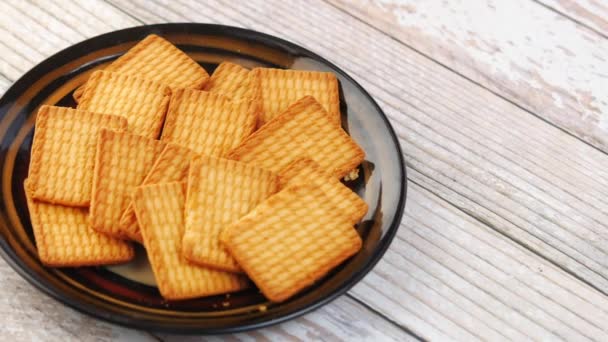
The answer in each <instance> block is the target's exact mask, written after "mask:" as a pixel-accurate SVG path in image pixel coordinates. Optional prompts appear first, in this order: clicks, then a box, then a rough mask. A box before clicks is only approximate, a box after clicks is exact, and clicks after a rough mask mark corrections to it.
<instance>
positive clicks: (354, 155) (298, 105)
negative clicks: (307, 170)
mask: <svg viewBox="0 0 608 342" xmlns="http://www.w3.org/2000/svg"><path fill="white" fill-rule="evenodd" d="M306 156H308V157H309V158H311V159H313V160H314V161H315V162H317V163H318V164H319V165H320V166H321V167H322V168H323V169H324V170H326V171H327V172H329V173H330V174H332V175H334V176H335V177H337V178H342V177H343V176H344V175H346V174H348V173H349V172H350V171H351V170H352V169H353V168H355V167H356V166H357V165H359V164H360V163H361V162H362V161H363V158H364V157H365V152H363V150H362V149H361V147H359V145H357V143H356V142H355V141H354V140H353V139H352V138H351V137H350V136H349V135H348V134H346V132H345V131H344V130H343V129H342V128H341V127H340V126H338V125H336V124H335V123H333V122H332V121H331V119H330V118H329V116H328V115H327V113H326V112H325V110H324V109H323V107H321V105H320V104H319V103H318V102H317V101H316V100H315V99H314V98H313V97H310V96H307V97H304V98H302V99H300V100H299V101H297V102H295V103H293V104H292V105H291V106H289V108H287V109H286V110H285V111H284V112H283V113H282V114H281V115H279V116H277V117H276V118H274V119H273V120H272V121H270V122H268V123H267V124H266V125H264V126H262V127H261V128H260V129H258V130H257V131H255V132H254V133H253V134H252V135H250V136H249V137H247V139H245V140H244V141H243V142H242V143H241V144H240V145H239V146H238V147H236V148H235V149H234V150H232V151H230V152H229V153H228V154H227V155H226V158H229V159H235V160H240V161H242V162H245V163H252V164H255V165H257V166H259V167H262V168H265V169H268V170H271V171H274V172H277V173H278V172H280V171H281V170H282V169H283V168H284V167H285V166H287V165H288V164H289V163H291V162H293V161H294V160H296V159H298V158H301V157H306Z"/></svg>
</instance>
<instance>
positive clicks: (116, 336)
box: [0, 260, 155, 341]
mask: <svg viewBox="0 0 608 342" xmlns="http://www.w3.org/2000/svg"><path fill="white" fill-rule="evenodd" d="M0 274H1V276H0V288H2V296H0V316H1V317H3V321H2V324H1V325H0V335H1V336H2V339H3V340H4V341H66V340H81V341H93V340H95V341H114V340H124V341H126V340H128V341H155V339H154V338H153V336H151V335H149V334H148V333H146V332H142V331H137V330H132V329H126V328H122V327H119V326H116V325H113V324H109V323H105V322H103V321H100V320H98V319H95V318H92V317H89V316H86V315H83V314H80V313H78V312H76V311H75V310H73V309H70V308H68V307H67V306H65V305H63V304H61V303H59V302H57V301H55V300H54V299H51V298H50V297H48V296H47V295H44V294H42V293H41V292H40V291H38V290H37V289H36V288H34V287H33V286H32V285H30V284H29V283H27V282H26V281H25V280H24V279H23V278H21V276H19V275H18V274H17V273H15V271H13V269H11V268H10V266H8V264H6V262H5V261H4V260H0Z"/></svg>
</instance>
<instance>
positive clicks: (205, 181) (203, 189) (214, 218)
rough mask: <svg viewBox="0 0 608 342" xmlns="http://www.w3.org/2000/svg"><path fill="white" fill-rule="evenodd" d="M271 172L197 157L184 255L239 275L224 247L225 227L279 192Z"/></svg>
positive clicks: (190, 180) (191, 178) (191, 174)
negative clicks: (223, 235) (222, 241)
mask: <svg viewBox="0 0 608 342" xmlns="http://www.w3.org/2000/svg"><path fill="white" fill-rule="evenodd" d="M278 185H279V179H278V177H277V176H276V175H275V174H273V173H272V172H270V171H266V170H263V169H260V168H257V167H254V166H251V165H247V164H243V163H240V162H237V161H234V160H228V159H216V158H210V157H197V158H195V159H193V161H192V163H191V164H190V172H189V175H188V198H187V202H186V232H185V234H184V238H183V245H182V246H183V249H182V253H183V254H184V256H186V258H188V259H189V260H191V261H193V262H196V263H198V264H202V265H206V266H209V267H214V268H218V269H222V270H227V271H232V272H239V271H240V267H239V266H238V264H237V263H236V262H235V261H234V259H233V258H232V257H231V256H230V254H228V252H227V251H226V249H225V248H224V246H223V245H222V244H221V243H220V235H221V234H222V231H223V230H224V228H225V227H227V226H228V225H230V224H231V223H234V222H235V221H236V220H238V219H239V218H240V217H241V216H243V215H245V214H246V213H248V212H249V211H250V210H251V209H253V208H254V207H255V206H256V205H257V204H258V203H260V202H261V201H263V200H264V199H266V198H267V197H268V196H270V195H271V194H273V193H274V192H276V191H277V190H278Z"/></svg>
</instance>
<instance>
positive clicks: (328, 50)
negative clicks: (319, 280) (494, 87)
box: [117, 1, 608, 289]
mask: <svg viewBox="0 0 608 342" xmlns="http://www.w3.org/2000/svg"><path fill="white" fill-rule="evenodd" d="M117 5H119V6H122V7H123V8H125V10H127V11H129V12H130V13H134V14H135V15H137V16H138V17H139V15H140V13H142V14H141V17H140V18H146V19H145V20H146V21H145V22H146V23H154V22H164V21H180V22H181V21H193V22H221V23H224V24H233V25H239V26H245V27H250V28H253V29H257V30H260V31H263V32H267V33H270V34H276V35H279V36H281V37H284V38H287V39H290V40H292V41H294V42H296V43H299V44H302V45H304V46H307V47H310V48H311V49H312V50H314V51H316V52H318V53H320V54H321V55H323V56H325V57H326V58H329V59H330V60H333V61H336V62H337V64H338V65H339V66H341V67H343V68H344V69H345V70H346V71H348V72H349V73H351V75H353V76H355V78H356V79H358V80H359V81H360V82H361V83H362V84H363V85H364V86H365V87H366V88H367V89H368V90H369V91H370V92H371V93H372V95H373V96H374V97H375V98H376V99H377V100H379V102H380V104H381V105H382V106H383V108H384V109H385V111H386V113H387V114H388V115H389V117H390V118H391V119H392V122H393V124H394V126H395V129H396V130H397V133H398V134H399V136H400V138H401V143H402V146H403V147H404V151H405V154H406V157H407V159H408V163H409V165H410V166H412V167H413V168H414V169H415V170H418V171H420V174H421V175H422V176H423V177H422V178H421V179H420V181H421V182H427V180H426V179H427V177H428V178H429V179H430V180H431V181H430V182H427V184H429V186H430V187H431V189H432V190H433V191H436V192H438V193H441V194H442V195H445V196H447V197H446V198H447V199H449V200H450V201H451V202H454V203H457V204H458V205H459V206H461V207H462V208H463V209H464V210H466V211H467V212H469V213H471V214H473V215H475V216H477V217H479V218H480V219H481V220H484V221H486V222H488V223H490V224H492V225H493V226H494V227H495V228H496V229H498V230H499V231H501V232H503V233H505V234H508V235H509V236H511V237H512V238H513V239H515V240H517V241H520V242H521V243H523V244H525V245H527V246H529V247H530V248H532V249H534V250H537V251H538V252H539V253H541V254H542V255H544V256H545V257H547V258H549V259H551V260H554V261H555V262H557V263H558V264H560V265H562V266H563V267H565V268H566V269H568V270H570V271H572V272H575V273H576V274H578V275H579V276H581V277H582V278H584V279H586V280H587V281H589V282H591V283H593V284H595V285H596V286H598V287H600V288H604V289H605V288H608V280H607V276H608V268H607V267H606V266H607V264H608V254H607V253H606V250H605V242H606V235H605V234H604V231H605V228H606V225H607V223H608V216H607V215H608V213H607V209H606V208H608V206H607V203H608V201H607V200H606V199H605V196H604V194H605V193H606V192H607V191H608V171H606V170H608V158H607V156H606V155H605V154H603V153H601V152H599V151H597V150H594V149H593V148H591V147H589V146H588V145H586V144H584V143H581V142H580V141H578V140H577V139H574V138H573V137H571V136H569V135H567V134H565V133H563V132H561V131H560V130H558V129H555V128H553V127H551V126H549V125H547V124H546V123H545V122H543V121H541V120H538V119H537V118H535V117H533V116H531V115H529V114H528V113H527V112H525V111H523V110H521V109H519V108H518V107H516V106H514V105H512V104H510V103H509V102H507V101H504V100H501V99H499V98H497V97H496V96H495V95H493V94H492V93H490V92H488V91H486V90H484V89H482V88H480V87H478V86H476V85H474V84H472V83H471V82H469V81H467V80H465V79H463V78H462V77H460V76H458V75H455V74H454V73H452V72H450V71H449V70H446V69H444V68H442V67H439V66H438V65H437V64H435V63H434V62H432V61H429V60H428V59H426V58H425V57H422V56H420V55H419V54H417V53H415V52H413V51H412V50H410V49H408V48H407V47H405V46H403V45H401V44H399V43H398V42H396V41H395V40H393V39H391V38H390V37H388V36H386V35H382V34H378V31H376V30H374V29H371V28H369V27H368V26H366V25H365V24H363V23H360V22H358V21H353V20H352V18H351V17H349V16H348V15H346V14H344V13H343V12H341V11H339V10H337V9H335V8H333V7H332V6H329V5H327V4H325V3H323V2H316V1H312V2H292V3H290V5H289V6H287V5H281V4H277V3H274V4H267V3H265V2H263V1H260V2H255V1H253V2H247V5H246V7H243V8H240V7H232V6H233V5H231V4H230V3H229V2H222V3H220V2H214V1H212V2H209V3H207V4H197V3H187V2H184V1H181V2H171V4H170V6H169V3H168V2H167V3H157V4H156V5H151V4H150V3H148V2H145V3H144V2H143V1H135V2H118V3H117ZM155 6H156V7H155ZM161 8H162V9H163V10H161ZM213 9H215V11H214V10H213ZM151 13H156V16H153V15H152V14H151ZM291 13H296V14H297V18H293V19H285V18H286V17H287V16H288V15H292V14H291ZM161 15H162V16H161ZM347 36H348V37H349V39H348V40H345V39H344V37H347ZM319 37H324V39H319ZM353 42H355V43H353ZM361 47H365V49H364V50H362V48H361ZM415 179H416V178H415Z"/></svg>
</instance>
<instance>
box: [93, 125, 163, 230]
mask: <svg viewBox="0 0 608 342" xmlns="http://www.w3.org/2000/svg"><path fill="white" fill-rule="evenodd" d="M164 147H165V144H164V143H162V142H161V141H159V140H154V139H148V138H145V137H142V136H139V135H134V134H129V133H126V132H113V131H108V130H104V129H102V130H101V132H100V134H99V139H98V141H97V151H96V155H95V171H94V174H93V193H92V197H91V209H90V217H91V226H92V227H93V229H95V230H97V231H99V232H102V233H105V234H108V235H110V236H113V237H118V238H128V236H126V235H125V234H123V233H122V231H121V230H120V224H119V223H120V218H121V216H122V213H123V212H124V211H125V209H126V208H127V205H128V204H129V200H130V196H131V194H132V193H133V190H134V189H135V187H137V186H139V185H141V183H142V182H143V180H144V178H145V177H146V175H147V174H148V173H149V172H150V170H151V169H152V166H153V165H154V162H155V161H156V159H157V158H158V156H159V154H160V153H161V151H162V150H163V149H164Z"/></svg>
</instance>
